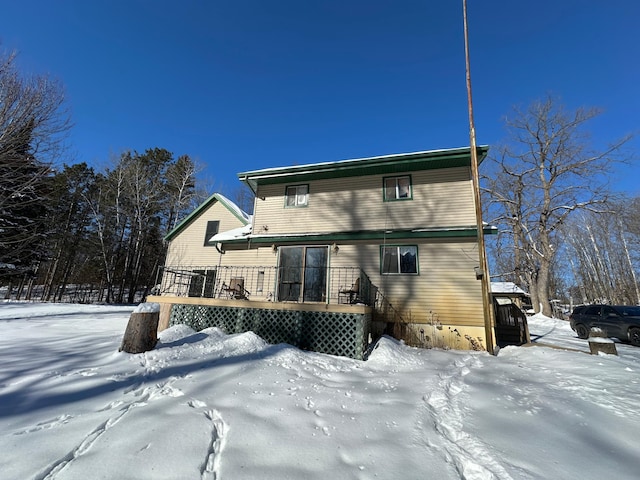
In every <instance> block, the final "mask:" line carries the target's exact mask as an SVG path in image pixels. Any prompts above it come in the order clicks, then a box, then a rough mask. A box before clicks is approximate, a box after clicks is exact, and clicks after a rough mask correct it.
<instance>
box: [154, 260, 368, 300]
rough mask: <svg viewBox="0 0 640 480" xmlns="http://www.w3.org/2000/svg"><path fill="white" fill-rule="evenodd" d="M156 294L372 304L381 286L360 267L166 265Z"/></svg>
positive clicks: (161, 272) (160, 275)
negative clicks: (288, 267) (288, 268)
mask: <svg viewBox="0 0 640 480" xmlns="http://www.w3.org/2000/svg"><path fill="white" fill-rule="evenodd" d="M154 293H155V294H159V295H172V296H178V297H204V298H224V299H236V300H262V301H265V300H266V301H272V302H301V303H329V304H338V303H342V304H365V305H371V306H373V305H374V304H375V300H376V288H375V286H374V285H372V284H371V280H370V279H369V277H368V276H367V274H366V273H365V272H364V271H362V270H361V269H360V268H359V267H329V268H322V269H310V268H308V267H307V268H306V269H304V274H303V273H302V270H301V269H290V270H287V269H284V268H282V267H273V266H270V267H261V266H188V267H186V266H171V265H167V266H164V267H162V269H161V271H160V273H159V281H158V282H157V287H156V291H155V292H154Z"/></svg>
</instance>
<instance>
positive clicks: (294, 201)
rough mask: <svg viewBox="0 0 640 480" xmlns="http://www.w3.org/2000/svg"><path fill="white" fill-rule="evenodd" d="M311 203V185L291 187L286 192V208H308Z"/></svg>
mask: <svg viewBox="0 0 640 480" xmlns="http://www.w3.org/2000/svg"><path fill="white" fill-rule="evenodd" d="M308 203H309V185H290V186H288V187H287V190H286V192H285V204H284V205H285V207H306V206H307V205H308Z"/></svg>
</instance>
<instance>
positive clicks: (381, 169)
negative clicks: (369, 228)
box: [238, 146, 489, 192]
mask: <svg viewBox="0 0 640 480" xmlns="http://www.w3.org/2000/svg"><path fill="white" fill-rule="evenodd" d="M476 148H477V152H478V162H479V163H480V162H482V160H484V158H485V157H486V156H487V153H488V151H489V147H488V146H480V147H476ZM470 165H471V149H470V148H469V147H464V148H452V149H445V150H429V151H424V152H414V153H402V154H396V155H384V156H380V157H369V158H358V159H353V160H340V161H336V162H325V163H316V164H310V165H296V166H292V167H278V168H266V169H262V170H253V171H249V172H241V173H238V178H239V179H240V181H242V182H244V183H246V184H247V185H248V186H249V187H250V188H251V189H252V190H253V191H254V192H255V191H256V189H257V187H258V185H273V184H279V183H290V182H308V181H311V180H323V179H329V178H346V177H359V176H363V175H378V174H381V175H388V174H396V173H406V172H415V171H421V170H433V169H436V168H452V167H462V166H470Z"/></svg>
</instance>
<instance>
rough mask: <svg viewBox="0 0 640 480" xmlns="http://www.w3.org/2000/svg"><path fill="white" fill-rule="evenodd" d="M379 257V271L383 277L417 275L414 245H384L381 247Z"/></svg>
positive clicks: (416, 252) (416, 257)
mask: <svg viewBox="0 0 640 480" xmlns="http://www.w3.org/2000/svg"><path fill="white" fill-rule="evenodd" d="M380 257H381V266H380V267H381V268H380V271H381V273H382V274H383V275H392V274H417V273H418V247H417V246H416V245H391V246H388V245H385V246H383V247H381V255H380Z"/></svg>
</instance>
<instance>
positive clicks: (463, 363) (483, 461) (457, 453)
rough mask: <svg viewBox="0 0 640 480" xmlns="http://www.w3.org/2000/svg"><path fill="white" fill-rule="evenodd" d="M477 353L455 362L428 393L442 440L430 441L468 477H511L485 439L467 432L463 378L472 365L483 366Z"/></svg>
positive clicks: (430, 410) (481, 479) (478, 479)
mask: <svg viewBox="0 0 640 480" xmlns="http://www.w3.org/2000/svg"><path fill="white" fill-rule="evenodd" d="M481 366H482V362H481V361H480V359H479V358H477V357H476V356H472V355H468V356H465V357H463V358H462V359H460V360H458V361H456V362H454V367H455V368H453V369H452V373H451V374H449V375H441V377H440V378H441V380H440V382H439V384H438V388H436V389H435V390H434V391H433V392H431V393H430V394H428V395H426V396H425V398H424V400H425V405H426V408H427V412H428V414H429V417H430V419H431V422H432V424H433V425H434V426H435V429H436V431H437V432H438V433H439V434H440V437H439V439H434V440H433V441H431V440H428V444H429V446H430V447H432V448H434V449H436V450H441V451H443V452H444V454H445V458H446V459H447V461H448V462H450V463H452V464H453V465H454V466H455V468H456V469H457V470H458V473H459V474H460V476H461V478H464V479H466V480H490V479H494V478H500V479H505V480H508V479H511V476H510V475H509V474H508V473H507V471H506V470H505V469H504V468H503V467H502V466H501V465H500V463H499V462H498V461H497V460H496V459H494V458H492V456H491V455H490V453H489V450H488V449H487V448H485V446H484V444H483V442H482V441H481V440H480V439H478V438H475V437H472V436H471V435H470V434H469V433H467V432H465V431H464V424H463V421H464V405H463V400H462V399H461V398H460V394H461V393H462V392H463V391H464V377H465V376H466V375H468V374H469V373H470V372H471V367H476V368H477V367H481Z"/></svg>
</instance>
